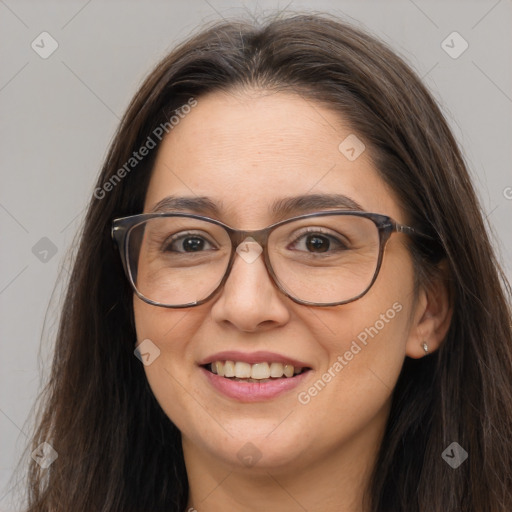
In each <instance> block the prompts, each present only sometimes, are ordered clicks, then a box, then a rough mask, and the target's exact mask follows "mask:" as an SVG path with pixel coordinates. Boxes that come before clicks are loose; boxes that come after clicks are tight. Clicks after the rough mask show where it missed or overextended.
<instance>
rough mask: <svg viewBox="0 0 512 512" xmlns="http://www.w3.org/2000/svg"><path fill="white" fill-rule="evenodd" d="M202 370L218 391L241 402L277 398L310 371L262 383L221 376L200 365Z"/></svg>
mask: <svg viewBox="0 0 512 512" xmlns="http://www.w3.org/2000/svg"><path fill="white" fill-rule="evenodd" d="M200 370H201V372H202V373H203V375H204V376H205V377H206V378H207V379H208V381H209V383H210V384H211V385H212V386H213V387H214V388H215V389H216V390H217V391H220V392H221V393H222V394H223V395H226V396H227V397H229V398H234V399H235V400H239V401H240V402H262V401H264V400H270V399H271V398H275V397H276V396H278V395H280V394H282V393H285V392H286V391H290V390H291V389H293V388H295V387H297V386H298V385H299V384H300V383H301V382H302V381H303V380H304V379H305V378H306V376H307V375H308V374H309V372H310V370H307V371H304V372H302V373H300V374H298V375H295V376H293V377H282V378H280V379H272V380H270V381H266V382H261V383H260V382H238V381H236V380H231V379H227V378H225V377H220V376H219V375H216V374H215V373H212V372H210V371H208V370H207V369H206V368H203V367H200Z"/></svg>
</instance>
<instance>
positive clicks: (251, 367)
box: [211, 361, 302, 380]
mask: <svg viewBox="0 0 512 512" xmlns="http://www.w3.org/2000/svg"><path fill="white" fill-rule="evenodd" d="M211 371H212V372H213V373H216V374H218V375H220V376H221V377H235V378H238V379H257V380H262V379H268V378H270V377H274V378H280V377H282V376H283V375H284V376H285V377H293V375H294V374H297V373H300V372H301V371H302V368H299V367H298V368H295V367H294V366H293V365H291V364H282V363H270V364H269V363H256V364H249V363H245V362H242V361H236V362H235V361H214V362H213V363H212V364H211Z"/></svg>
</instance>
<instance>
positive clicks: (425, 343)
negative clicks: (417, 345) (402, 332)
mask: <svg viewBox="0 0 512 512" xmlns="http://www.w3.org/2000/svg"><path fill="white" fill-rule="evenodd" d="M422 347H423V350H424V351H425V354H428V345H427V342H426V341H424V342H423V344H422Z"/></svg>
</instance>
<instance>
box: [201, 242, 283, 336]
mask: <svg viewBox="0 0 512 512" xmlns="http://www.w3.org/2000/svg"><path fill="white" fill-rule="evenodd" d="M256 246H258V247H256ZM258 248H259V250H258ZM288 300H290V299H288V298H287V297H286V296H285V295H283V294H282V293H281V292H280V290H279V289H278V288H277V287H276V285H275V284H274V282H273V281H272V278H271V277H270V275H269V273H268V271H267V268H266V266H265V261H264V259H263V254H262V253H261V247H260V246H259V245H258V244H257V243H256V242H252V243H251V244H250V245H247V242H246V241H244V242H242V243H241V244H240V245H239V246H238V248H237V253H236V255H235V261H234V263H233V266H232V268H231V272H230V274H229V276H228V278H227V280H226V282H225V283H224V287H223V288H222V290H221V292H220V294H219V296H218V298H217V300H215V302H214V304H213V306H212V310H211V314H212V317H213V319H214V320H215V321H216V322H219V323H224V324H230V325H232V326H234V327H235V328H237V329H239V330H240V331H243V332H255V331H262V330H268V329H272V328H276V327H279V326H282V325H284V324H286V323H287V322H288V320H289V319H290V311H289V309H288V307H287V305H286V303H285V302H286V301H288Z"/></svg>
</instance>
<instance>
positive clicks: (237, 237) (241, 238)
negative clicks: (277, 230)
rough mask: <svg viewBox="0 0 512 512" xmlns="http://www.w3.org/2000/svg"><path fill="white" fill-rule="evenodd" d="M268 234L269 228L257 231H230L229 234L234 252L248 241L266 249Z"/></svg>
mask: <svg viewBox="0 0 512 512" xmlns="http://www.w3.org/2000/svg"><path fill="white" fill-rule="evenodd" d="M268 232H269V229H268V228H263V229H255V230H246V229H230V230H229V231H228V234H229V238H230V239H231V244H232V246H233V250H236V249H237V248H238V247H239V246H240V245H241V244H243V243H244V242H248V241H250V242H256V243H258V244H259V245H260V246H261V247H262V249H264V248H265V247H266V245H267V241H268Z"/></svg>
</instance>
